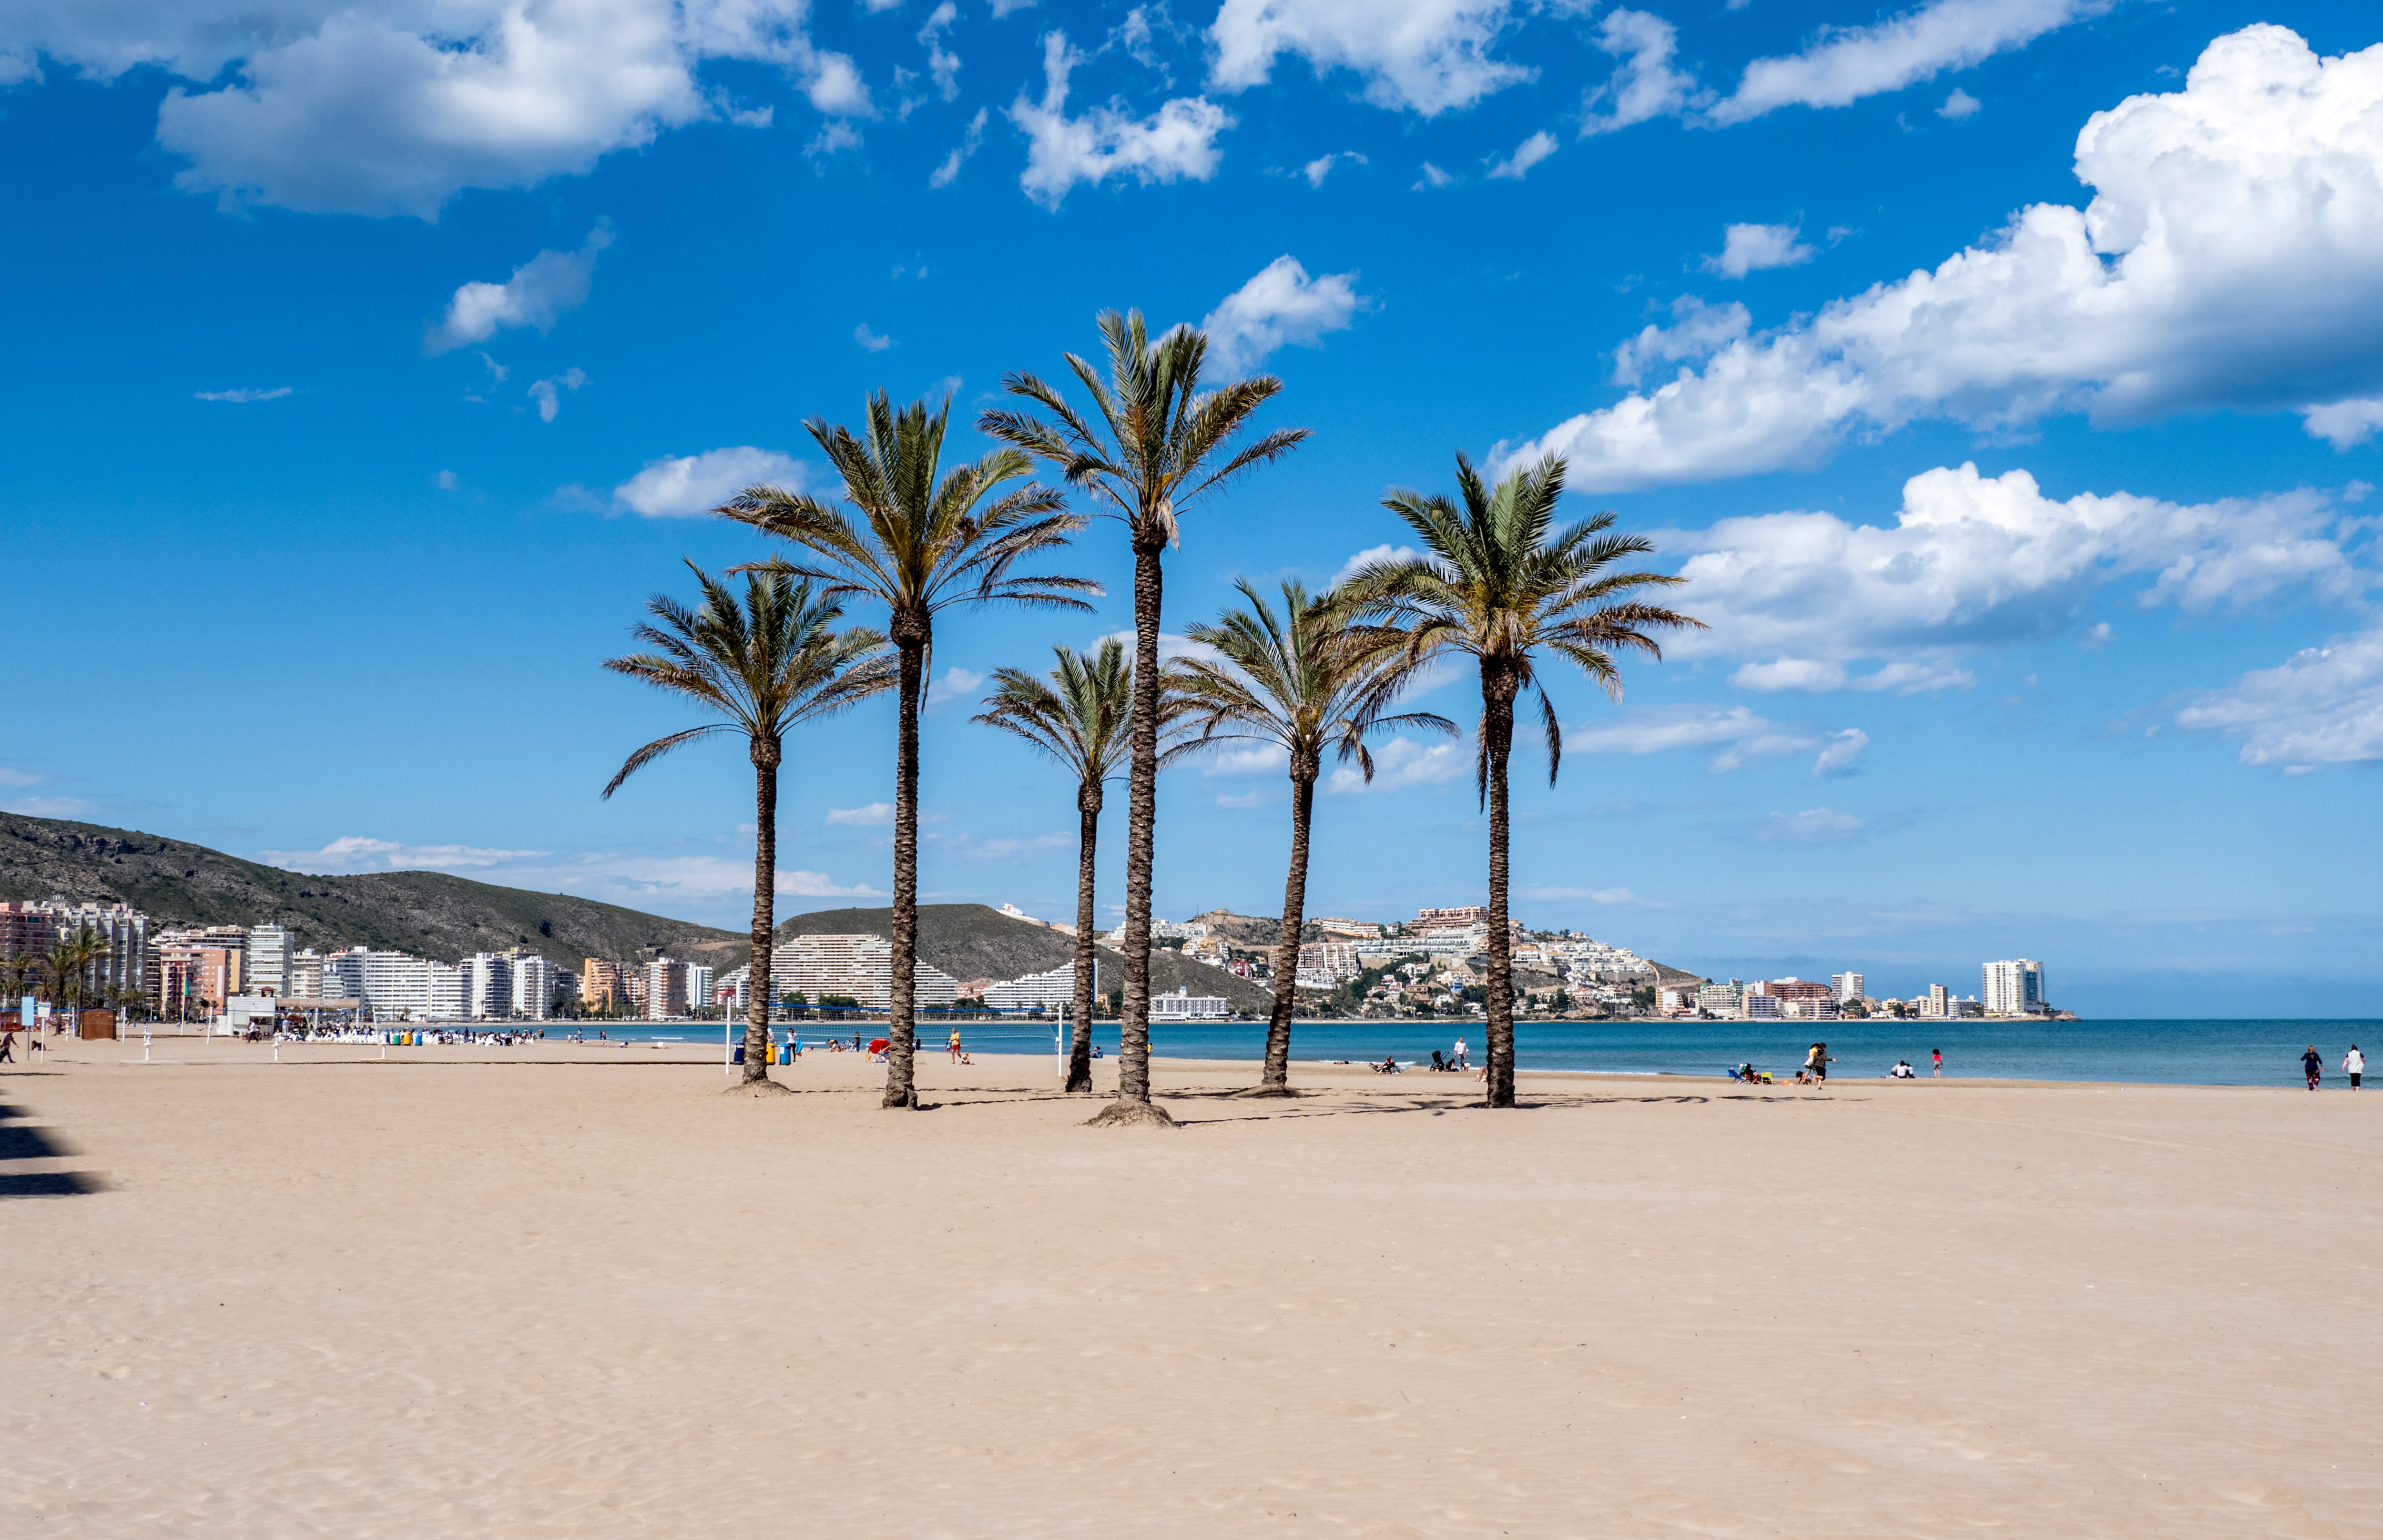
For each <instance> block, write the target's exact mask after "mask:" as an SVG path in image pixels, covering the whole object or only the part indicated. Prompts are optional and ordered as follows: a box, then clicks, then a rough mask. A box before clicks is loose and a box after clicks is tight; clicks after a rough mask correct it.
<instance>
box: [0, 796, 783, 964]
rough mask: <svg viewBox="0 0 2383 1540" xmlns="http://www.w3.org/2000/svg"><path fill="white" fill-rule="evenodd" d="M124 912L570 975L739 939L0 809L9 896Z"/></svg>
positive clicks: (523, 895)
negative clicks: (519, 959)
mask: <svg viewBox="0 0 2383 1540" xmlns="http://www.w3.org/2000/svg"><path fill="white" fill-rule="evenodd" d="M61 896H63V897H66V898H68V899H72V900H74V901H76V902H78V903H80V902H85V901H95V902H98V903H102V904H115V903H124V904H130V905H131V906H133V907H134V908H136V909H140V910H142V911H143V912H144V913H146V914H147V915H148V916H149V917H150V918H151V920H152V921H153V922H155V923H162V924H167V925H267V924H277V923H278V924H280V925H285V926H287V927H289V929H290V936H291V938H292V940H293V942H294V944H296V945H299V946H311V947H314V948H315V949H317V950H318V951H325V952H328V951H331V950H334V949H336V948H340V947H348V946H371V947H385V948H388V949H390V950H392V951H399V952H411V953H414V955H417V956H426V957H439V958H445V959H450V960H451V959H454V958H457V957H464V956H469V955H471V954H473V953H475V952H494V951H501V950H503V949H505V948H508V947H514V946H527V947H531V948H533V949H535V950H537V951H538V952H540V953H542V954H544V955H546V956H548V957H549V958H551V959H553V960H554V961H555V962H557V963H560V964H562V965H563V966H564V967H572V968H576V967H579V966H580V964H581V963H582V962H583V961H584V960H585V959H586V958H588V957H625V958H635V957H636V956H638V955H641V954H642V955H647V956H651V955H654V954H655V953H656V952H657V951H660V950H668V951H670V952H672V953H673V955H677V956H681V957H700V958H705V959H710V958H713V957H715V956H720V955H723V949H724V948H726V947H728V946H730V945H733V943H735V942H737V941H738V939H739V938H738V937H737V936H736V935H735V932H732V931H727V930H714V929H712V928H711V927H710V926H708V925H691V924H689V923H688V922H686V921H685V920H682V919H665V918H662V917H661V916H660V915H648V914H641V913H639V912H638V911H637V910H635V909H624V908H622V907H621V906H618V905H615V904H599V903H597V902H595V901H594V900H592V899H586V898H567V897H565V896H563V895H562V894H561V893H531V892H528V891H527V890H525V889H522V888H500V887H497V886H495V885H494V884H492V883H488V882H475V881H471V880H470V879H468V878H463V877H451V876H449V875H447V874H446V873H445V872H438V871H389V872H373V873H370V874H368V875H365V876H360V877H309V876H306V875H304V874H303V873H300V872H294V871H284V870H282V869H280V868H278V867H268V866H262V865H259V864H258V863H257V862H254V861H244V860H241V858H240V857H239V856H227V855H225V854H224V853H223V852H222V851H220V850H210V849H208V848H207V847H206V846H204V845H202V844H191V843H190V842H189V841H187V840H169V839H167V838H165V837H163V836H162V835H157V834H147V833H142V832H140V831H138V830H131V829H109V828H105V827H104V826H102V825H99V824H95V823H71V822H68V821H66V820H64V819H37V818H28V817H25V816H23V815H21V814H16V813H0V899H11V900H16V901H19V902H24V901H29V900H33V901H38V900H43V899H49V898H54V897H61Z"/></svg>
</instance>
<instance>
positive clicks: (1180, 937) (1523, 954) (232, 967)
mask: <svg viewBox="0 0 2383 1540" xmlns="http://www.w3.org/2000/svg"><path fill="white" fill-rule="evenodd" d="M999 913H1000V915H1001V916H1002V917H1003V918H1006V919H1008V920H1010V921H1013V922H1016V923H1019V924H1024V925H1031V926H1036V927H1041V928H1043V929H1047V930H1055V931H1058V932H1060V933H1062V934H1066V935H1069V936H1072V935H1073V934H1074V933H1075V928H1074V927H1073V926H1071V925H1069V924H1067V923H1065V922H1063V921H1057V920H1046V919H1040V918H1035V917H1034V916H1032V915H1030V914H1028V913H1027V912H1025V911H1024V910H1022V909H1020V908H1019V907H1017V906H1015V905H1004V906H1003V907H1002V908H1001V910H1000V911H999ZM1489 919H1490V917H1489V911H1488V907H1487V906H1482V905H1459V906H1445V907H1426V908H1423V909H1421V910H1419V911H1418V912H1417V913H1416V914H1415V916H1414V918H1412V919H1407V920H1401V921H1391V922H1379V921H1370V920H1358V919H1348V918H1314V919H1310V920H1308V921H1307V922H1306V924H1305V925H1304V927H1303V930H1302V932H1301V935H1302V940H1301V942H1300V945H1299V955H1298V960H1297V965H1296V966H1297V975H1296V986H1297V990H1298V999H1299V1002H1300V1011H1301V1014H1302V1015H1307V1016H1329V1017H1341V1018H1349V1019H1365V1018H1373V1017H1414V1016H1457V1017H1464V1016H1479V1015H1481V1014H1483V1011H1484V1001H1485V998H1486V988H1485V985H1486V978H1487V970H1488V957H1489V950H1490V947H1489V942H1490V934H1491V933H1490V928H1489ZM1277 926H1278V922H1277V921H1276V920H1273V919H1268V918H1256V917H1249V916H1240V915H1234V914H1231V913H1230V912H1229V911H1225V910H1213V911H1210V912H1208V913H1207V914H1204V915H1202V916H1200V917H1198V918H1194V919H1191V920H1187V921H1181V922H1177V921H1169V920H1166V919H1154V920H1153V923H1152V926H1151V931H1152V941H1153V944H1154V946H1158V947H1162V948H1167V949H1170V950H1175V951H1179V952H1180V953H1181V954H1182V955H1184V956H1185V957H1186V958H1188V959H1190V960H1191V961H1194V962H1197V963H1202V964H1205V965H1207V966H1209V967H1214V968H1216V969H1217V970H1218V971H1219V972H1222V973H1228V974H1231V975H1233V976H1235V977H1237V978H1240V979H1249V980H1251V981H1253V982H1271V981H1272V980H1273V979H1274V977H1275V969H1276V967H1277V962H1276V952H1277V950H1278V949H1277V948H1276V947H1275V946H1272V945H1268V944H1266V942H1264V941H1262V940H1259V939H1258V937H1259V936H1260V934H1261V933H1271V931H1272V930H1274V929H1275V928H1276V927H1277ZM1124 939H1125V938H1124V934H1123V928H1122V927H1119V928H1118V929H1117V930H1112V931H1109V932H1107V933H1105V935H1103V936H1102V937H1100V938H1099V940H1100V942H1101V943H1102V944H1103V945H1104V946H1105V947H1108V948H1116V947H1118V946H1121V945H1122V944H1123V942H1124ZM1508 948H1509V952H1510V955H1511V956H1512V959H1513V968H1514V979H1515V994H1516V1004H1517V1009H1518V1011H1519V1012H1520V1013H1521V1014H1523V1015H1525V1016H1537V1017H1542V1018H1548V1019H1566V1018H1569V1019H1590V1020H1596V1019H1628V1018H1645V1017H1658V1018H1675V1019H1698V1020H1723V1021H1727V1020H1771V1019H1776V1020H1797V1021H1828V1020H1834V1019H1838V1018H1841V1017H1864V1016H1899V1017H1915V1018H1926V1019H1956V1018H1962V1017H1980V1018H2025V1017H2066V1018H2068V1019H2074V1018H2073V1017H2071V1016H2068V1013H2065V1012H2060V1011H2058V1010H2056V1008H2055V1007H2054V1006H2053V1005H2052V1004H2050V1003H2049V1002H2048V1000H2047V997H2046V992H2045V987H2044V969H2043V963H2042V962H2040V961H2038V960H2035V959H2033V958H2011V959H2002V960H1997V961H1993V962H1988V963H1985V964H1983V965H1982V968H1981V970H1980V989H1979V992H1978V993H1977V994H1974V995H1962V994H1958V993H1957V992H1955V991H1954V989H1953V988H1952V987H1951V986H1948V985H1945V984H1941V983H1931V984H1928V985H1926V986H1925V987H1924V988H1923V989H1921V990H1918V991H1915V992H1911V993H1910V994H1908V995H1905V996H1894V995H1874V994H1871V992H1869V989H1868V980H1867V979H1866V977H1865V975H1863V974H1862V973H1859V972H1853V971H1846V972H1838V973H1834V974H1832V975H1831V976H1830V977H1829V978H1828V979H1826V980H1821V979H1798V978H1794V977H1787V978H1778V979H1735V978H1732V979H1722V980H1715V979H1705V978H1701V977H1698V976H1696V975H1692V974H1688V973H1685V972H1682V971H1680V970H1678V969H1671V968H1665V967H1661V965H1659V964H1656V963H1653V962H1650V961H1648V959H1646V958H1644V957H1641V956H1640V955H1638V954H1637V953H1636V952H1634V951H1633V950H1631V949H1630V948H1628V947H1626V946H1616V945H1613V944H1611V943H1610V942H1601V941H1598V940H1596V939H1594V938H1592V937H1590V936H1587V935H1585V934H1582V933H1581V932H1579V931H1575V930H1531V929H1529V928H1527V927H1526V926H1525V925H1523V924H1522V923H1521V922H1519V921H1514V920H1510V921H1509V922H1508ZM914 978H915V986H914V992H913V997H914V999H915V1000H916V1002H917V1004H918V1005H919V1007H920V1009H922V1010H926V1011H930V1012H933V1013H935V1014H938V1015H945V1016H975V1017H984V1016H1025V1017H1028V1018H1033V1019H1049V1018H1056V1017H1064V1016H1067V1015H1068V1014H1069V1011H1070V1008H1071V1006H1070V1002H1071V1001H1072V1000H1073V999H1074V995H1075V967H1074V965H1073V964H1072V963H1070V964H1064V965H1062V966H1060V967H1056V968H1049V969H1045V970H1043V971H1039V972H1034V973H1029V974H1026V975H1023V976H1021V977H1018V978H1012V979H993V978H976V979H957V978H955V977H953V976H952V975H951V974H949V973H946V972H944V971H943V970H941V969H938V968H936V967H932V966H930V965H929V964H927V963H925V962H920V963H919V964H918V965H917V971H916V973H915V975H914ZM892 979H893V947H892V943H891V942H889V941H888V940H887V939H886V938H885V937H883V936H881V935H876V934H870V933H865V932H862V933H845V934H819V935H798V936H791V937H787V938H785V939H784V940H782V941H780V942H777V943H776V944H775V946H774V947H773V948H772V956H771V967H770V979H769V986H768V987H769V999H770V1003H771V1015H772V1018H773V1019H781V1020H789V1021H794V1020H809V1019H834V1018H839V1017H846V1016H856V1017H857V1016H867V1015H869V1014H870V1013H872V1012H875V1013H881V1014H882V1013H883V1012H884V1011H885V1010H886V1009H887V1007H888V1004H889V1000H890V996H891V992H892ZM751 990H752V978H751V968H750V967H749V966H742V967H736V968H735V969H732V970H722V969H719V968H717V967H715V966H714V965H712V964H710V963H704V962H695V961H688V960H684V959H681V958H677V957H673V956H670V955H662V954H660V953H657V955H651V956H644V957H626V958H606V957H587V958H586V959H584V960H583V961H582V963H581V964H580V966H579V967H576V968H574V967H565V966H561V965H558V964H557V963H555V962H554V961H552V960H551V959H549V957H547V956H546V955H543V954H541V953H540V952H538V951H537V950H536V949H535V948H532V947H529V946H515V947H512V948H509V949H506V950H503V951H488V952H479V953H475V954H473V955H468V956H463V957H459V958H456V959H455V960H453V961H446V960H442V959H438V958H428V957H418V956H414V955H410V954H407V953H404V952H399V951H393V950H387V949H377V948H372V947H365V946H352V947H347V948H342V949H337V950H332V951H327V952H326V951H318V950H316V949H315V948H312V947H301V946H296V945H293V943H292V937H291V932H290V929H289V928H288V927H286V926H284V925H282V924H279V923H278V922H265V923H258V924H254V925H249V926H241V925H211V926H176V925H162V924H156V923H154V922H153V921H152V918H151V917H150V916H148V915H147V914H145V913H143V912H142V911H141V910H138V909H136V908H133V907H132V906H129V905H125V904H110V905H101V904H95V903H85V904H77V903H73V902H70V901H68V900H67V899H65V898H63V897H61V898H56V899H53V900H51V901H48V902H43V903H0V999H6V1000H7V1001H9V1002H11V1003H12V1004H16V1006H17V1008H18V1012H19V1013H21V1020H22V1022H23V1024H24V1025H27V1026H31V1025H34V1024H35V1023H36V1022H48V1021H49V1020H50V1019H51V1018H52V1017H53V1016H58V1017H61V1018H63V1017H64V1016H66V1015H67V1014H68V1013H75V1019H76V1021H77V1022H78V1023H80V1019H81V1016H82V1014H83V1013H88V1012H99V1013H103V1014H104V1015H105V1016H106V1017H107V1018H108V1021H109V1026H108V1030H109V1031H111V1032H112V1031H113V1023H114V1021H115V1020H117V1019H121V1020H124V1021H126V1022H128V1023H129V1022H134V1021H139V1022H147V1023H153V1024H160V1023H162V1024H169V1025H170V1026H173V1027H180V1028H183V1029H208V1030H214V1031H219V1032H223V1033H241V1032H249V1031H252V1030H254V1029H257V1028H259V1027H260V1026H262V1027H264V1028H266V1029H271V1028H273V1027H275V1026H276V1025H281V1024H287V1025H290V1026H296V1025H301V1024H303V1025H308V1026H313V1025H319V1024H321V1023H322V1022H324V1021H325V1020H326V1019H328V1020H330V1021H333V1022H340V1023H352V1024H357V1025H363V1024H367V1023H371V1024H383V1025H387V1024H405V1023H447V1022H452V1023H465V1022H474V1023H488V1022H509V1023H510V1022H544V1021H549V1020H556V1019H586V1020H598V1021H645V1022H685V1021H691V1020H699V1019H714V1020H717V1019H722V1018H723V1017H725V1018H730V1019H734V1018H739V1017H742V1016H745V1015H746V1014H747V1010H748V1008H749V1006H750V1004H751ZM1093 996H1094V999H1095V1000H1096V1001H1097V1002H1099V1004H1097V1005H1096V1007H1095V1014H1096V1015H1102V1016H1114V1015H1115V1014H1116V1010H1117V1003H1116V1000H1115V980H1114V979H1112V978H1110V977H1109V976H1108V974H1107V972H1106V970H1105V969H1102V968H1100V967H1099V966H1098V965H1095V977H1094V980H1093ZM1240 1014H1241V1013H1237V1012H1236V1011H1235V1010H1234V1009H1233V1007H1232V1004H1231V1002H1230V1001H1229V1000H1228V999H1227V998H1226V996H1224V995H1223V994H1221V993H1199V992H1193V991H1192V990H1191V988H1189V987H1188V986H1179V988H1178V989H1177V990H1176V991H1174V992H1163V993H1156V994H1154V996H1153V998H1152V1003H1151V1018H1152V1020H1153V1021H1154V1022H1167V1021H1193V1020H1212V1021H1222V1020H1227V1019H1231V1018H1234V1017H1235V1016H1238V1015H1240ZM97 1028H98V1023H97V1022H94V1023H93V1029H94V1030H96V1029H97Z"/></svg>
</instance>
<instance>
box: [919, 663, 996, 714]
mask: <svg viewBox="0 0 2383 1540" xmlns="http://www.w3.org/2000/svg"><path fill="white" fill-rule="evenodd" d="M983 683H984V675H982V674H981V673H979V672H977V671H975V670H974V669H963V668H961V667H959V666H958V665H957V664H954V665H953V666H952V667H950V668H948V669H945V671H943V675H942V677H941V678H938V679H935V680H933V681H931V682H930V683H929V684H928V685H927V704H928V705H929V706H945V705H949V704H950V703H951V702H953V701H955V700H965V699H967V698H968V697H969V695H970V694H971V693H972V692H974V690H975V689H976V687H977V686H978V685H980V684H983Z"/></svg>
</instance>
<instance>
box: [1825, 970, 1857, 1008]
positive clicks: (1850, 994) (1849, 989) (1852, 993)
mask: <svg viewBox="0 0 2383 1540" xmlns="http://www.w3.org/2000/svg"><path fill="white" fill-rule="evenodd" d="M1862 983H1863V980H1862V976H1861V975H1860V974H1858V973H1832V974H1830V975H1829V987H1830V988H1831V989H1833V990H1834V991H1835V992H1836V996H1837V1004H1840V1005H1842V1004H1845V1003H1846V1002H1847V1001H1848V1000H1859V999H1860V998H1861V997H1862Z"/></svg>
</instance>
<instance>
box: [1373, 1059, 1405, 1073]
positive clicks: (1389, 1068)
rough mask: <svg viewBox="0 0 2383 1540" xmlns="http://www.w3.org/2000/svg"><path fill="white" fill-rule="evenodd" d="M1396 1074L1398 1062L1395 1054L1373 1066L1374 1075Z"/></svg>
mask: <svg viewBox="0 0 2383 1540" xmlns="http://www.w3.org/2000/svg"><path fill="white" fill-rule="evenodd" d="M1398 1072H1399V1061H1398V1058H1397V1056H1396V1055H1395V1054H1393V1055H1392V1056H1390V1057H1389V1058H1386V1059H1384V1060H1383V1061H1382V1062H1381V1063H1379V1064H1377V1065H1376V1066H1374V1073H1375V1074H1377V1075H1396V1074H1397V1073H1398Z"/></svg>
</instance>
